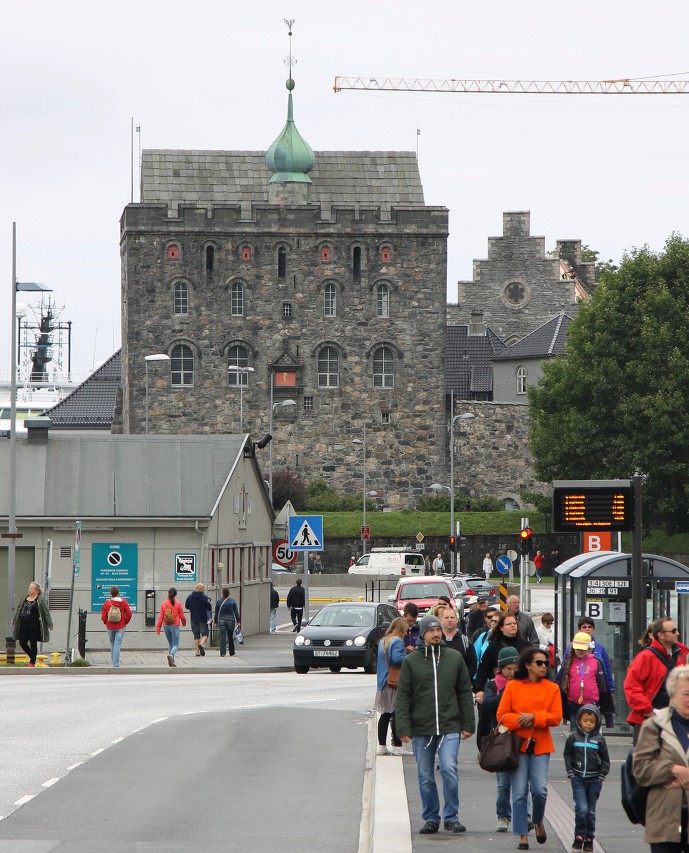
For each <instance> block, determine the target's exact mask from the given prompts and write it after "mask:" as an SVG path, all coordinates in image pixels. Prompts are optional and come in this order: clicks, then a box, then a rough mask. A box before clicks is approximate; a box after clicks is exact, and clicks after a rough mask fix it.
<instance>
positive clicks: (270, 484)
mask: <svg viewBox="0 0 689 853" xmlns="http://www.w3.org/2000/svg"><path fill="white" fill-rule="evenodd" d="M296 405H297V402H296V400H281V401H280V402H279V403H274V402H273V376H272V374H271V377H270V425H269V427H268V432H269V433H270V435H272V434H273V413H274V412H275V409H277V408H280V407H282V408H288V407H291V406H296ZM268 498H269V500H270V505H271V507H272V505H273V442H272V441H271V442H270V446H269V448H268Z"/></svg>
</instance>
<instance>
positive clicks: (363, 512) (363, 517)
mask: <svg viewBox="0 0 689 853" xmlns="http://www.w3.org/2000/svg"><path fill="white" fill-rule="evenodd" d="M352 444H357V445H361V446H362V450H363V452H364V466H363V467H364V482H363V488H364V502H363V506H362V510H361V526H362V527H366V498H367V497H373V496H374V495H377V494H378V492H367V491H366V455H367V454H366V424H364V440H363V441H362V440H361V439H360V438H353V439H352ZM361 546H362V554H365V553H366V540H365V539H363V538H362V540H361Z"/></svg>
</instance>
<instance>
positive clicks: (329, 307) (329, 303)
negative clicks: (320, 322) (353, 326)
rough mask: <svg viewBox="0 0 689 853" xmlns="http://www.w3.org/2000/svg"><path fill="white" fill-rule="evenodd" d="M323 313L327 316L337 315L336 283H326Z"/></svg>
mask: <svg viewBox="0 0 689 853" xmlns="http://www.w3.org/2000/svg"><path fill="white" fill-rule="evenodd" d="M323 313H324V314H325V316H326V317H336V316H337V288H336V287H335V285H334V284H326V286H325V288H324V290H323Z"/></svg>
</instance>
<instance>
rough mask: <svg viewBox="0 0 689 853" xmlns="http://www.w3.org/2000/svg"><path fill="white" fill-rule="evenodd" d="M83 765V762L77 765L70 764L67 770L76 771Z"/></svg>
mask: <svg viewBox="0 0 689 853" xmlns="http://www.w3.org/2000/svg"><path fill="white" fill-rule="evenodd" d="M83 763H84V762H83V761H77V763H76V764H70V766H69V767H68V768H67V769H68V770H76V769H77V767H80V766H81V765H82V764H83Z"/></svg>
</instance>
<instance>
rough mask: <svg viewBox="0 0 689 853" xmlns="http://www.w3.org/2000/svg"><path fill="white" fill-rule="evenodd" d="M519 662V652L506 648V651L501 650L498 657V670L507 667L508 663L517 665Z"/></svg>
mask: <svg viewBox="0 0 689 853" xmlns="http://www.w3.org/2000/svg"><path fill="white" fill-rule="evenodd" d="M518 660H519V652H518V651H517V650H516V649H513V648H510V646H505V648H504V649H500V654H499V655H498V669H500V667H501V666H507V664H508V663H516V662H517V661H518Z"/></svg>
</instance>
